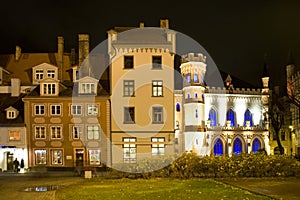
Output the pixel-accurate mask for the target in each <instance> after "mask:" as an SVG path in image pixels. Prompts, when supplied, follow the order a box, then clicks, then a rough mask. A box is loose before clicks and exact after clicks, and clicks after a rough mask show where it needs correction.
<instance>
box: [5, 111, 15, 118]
mask: <svg viewBox="0 0 300 200" xmlns="http://www.w3.org/2000/svg"><path fill="white" fill-rule="evenodd" d="M6 117H7V119H15V118H16V117H17V115H16V111H14V110H8V111H7V112H6Z"/></svg>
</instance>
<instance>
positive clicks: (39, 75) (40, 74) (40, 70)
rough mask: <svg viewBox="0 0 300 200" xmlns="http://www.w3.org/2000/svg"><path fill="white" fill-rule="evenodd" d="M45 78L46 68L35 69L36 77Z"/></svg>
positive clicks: (37, 78) (38, 78)
mask: <svg viewBox="0 0 300 200" xmlns="http://www.w3.org/2000/svg"><path fill="white" fill-rule="evenodd" d="M43 78H44V70H42V69H37V70H35V79H36V80H42V79H43Z"/></svg>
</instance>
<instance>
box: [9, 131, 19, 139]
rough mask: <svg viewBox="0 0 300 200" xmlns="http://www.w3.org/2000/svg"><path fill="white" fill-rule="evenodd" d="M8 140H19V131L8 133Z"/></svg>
mask: <svg viewBox="0 0 300 200" xmlns="http://www.w3.org/2000/svg"><path fill="white" fill-rule="evenodd" d="M9 140H10V141H15V140H21V136H20V131H9Z"/></svg>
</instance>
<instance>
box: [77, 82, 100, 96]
mask: <svg viewBox="0 0 300 200" xmlns="http://www.w3.org/2000/svg"><path fill="white" fill-rule="evenodd" d="M80 85H81V89H80V94H91V95H95V94H96V84H95V83H80Z"/></svg>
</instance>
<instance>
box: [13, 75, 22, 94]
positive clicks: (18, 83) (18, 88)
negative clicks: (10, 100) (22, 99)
mask: <svg viewBox="0 0 300 200" xmlns="http://www.w3.org/2000/svg"><path fill="white" fill-rule="evenodd" d="M20 91H21V81H20V79H18V78H12V79H11V96H12V97H18V96H19V95H20Z"/></svg>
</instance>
